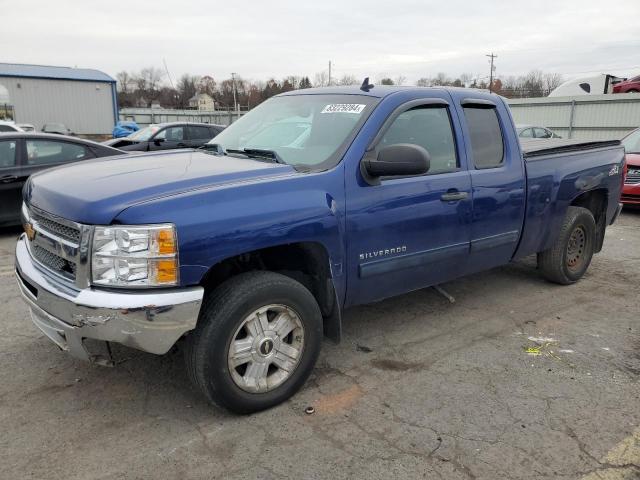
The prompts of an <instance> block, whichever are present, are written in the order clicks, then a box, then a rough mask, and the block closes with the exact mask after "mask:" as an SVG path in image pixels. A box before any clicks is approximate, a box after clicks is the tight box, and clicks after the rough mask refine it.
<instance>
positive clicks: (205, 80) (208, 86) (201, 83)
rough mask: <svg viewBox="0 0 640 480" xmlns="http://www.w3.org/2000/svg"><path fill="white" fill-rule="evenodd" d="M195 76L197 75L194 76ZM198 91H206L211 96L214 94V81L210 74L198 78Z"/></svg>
mask: <svg viewBox="0 0 640 480" xmlns="http://www.w3.org/2000/svg"><path fill="white" fill-rule="evenodd" d="M194 78H197V77H194ZM198 91H199V92H200V93H206V94H207V95H209V96H210V97H211V98H213V97H215V95H216V81H215V80H214V79H213V77H212V76H210V75H205V76H204V77H201V78H200V79H199V80H198Z"/></svg>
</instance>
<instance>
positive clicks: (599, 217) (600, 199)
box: [570, 188, 608, 252]
mask: <svg viewBox="0 0 640 480" xmlns="http://www.w3.org/2000/svg"><path fill="white" fill-rule="evenodd" d="M570 206H573V207H582V208H586V209H587V210H589V211H590V212H591V214H592V215H593V218H594V220H595V221H596V242H595V249H594V252H599V251H600V250H602V244H603V243H604V234H605V230H606V226H607V206H608V196H607V190H606V189H604V188H598V189H594V190H589V191H587V192H583V193H581V194H580V195H578V196H577V197H575V198H574V199H573V200H572V201H571V204H570Z"/></svg>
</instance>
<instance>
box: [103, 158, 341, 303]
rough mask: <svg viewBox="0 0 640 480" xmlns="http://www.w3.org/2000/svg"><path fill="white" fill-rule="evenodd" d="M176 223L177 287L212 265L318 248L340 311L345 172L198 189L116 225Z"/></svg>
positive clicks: (131, 213)
mask: <svg viewBox="0 0 640 480" xmlns="http://www.w3.org/2000/svg"><path fill="white" fill-rule="evenodd" d="M163 222H171V223H174V224H175V225H176V227H177V230H178V247H179V255H180V283H181V285H182V286H190V285H196V284H198V283H200V281H201V280H202V278H203V276H204V275H205V274H206V272H207V271H208V270H209V269H210V268H211V267H212V266H214V265H216V264H217V263H219V262H221V261H223V260H225V259H227V258H231V257H234V256H237V255H240V254H242V253H247V252H251V251H254V250H259V249H263V248H268V247H274V246H280V245H285V244H288V243H297V242H315V243H319V244H320V245H322V246H323V247H324V248H325V249H326V251H327V253H328V255H329V261H330V269H331V272H332V278H333V281H334V287H335V289H336V293H337V294H338V300H339V305H341V304H342V302H343V300H344V292H345V282H344V275H343V265H344V262H345V248H344V245H345V242H344V229H345V219H344V182H343V168H342V166H341V165H339V166H337V167H336V168H334V169H332V170H330V171H326V172H318V173H306V174H305V173H299V174H296V175H292V176H286V177H280V178H270V179H261V180H252V181H248V182H237V183H231V184H226V185H218V186H215V187H209V188H202V189H197V190H193V191H189V192H184V193H181V194H178V195H171V196H167V197H162V198H158V199H154V200H150V201H146V202H142V203H139V204H136V205H133V206H131V207H129V208H127V209H125V210H124V211H122V212H120V214H118V216H117V217H116V220H115V223H121V224H140V223H163Z"/></svg>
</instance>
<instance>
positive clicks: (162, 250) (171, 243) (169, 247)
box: [158, 229, 176, 255]
mask: <svg viewBox="0 0 640 480" xmlns="http://www.w3.org/2000/svg"><path fill="white" fill-rule="evenodd" d="M158 253H159V254H161V255H173V254H174V253H176V239H175V236H174V233H173V230H170V229H167V230H160V231H159V232H158Z"/></svg>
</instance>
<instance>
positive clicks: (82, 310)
mask: <svg viewBox="0 0 640 480" xmlns="http://www.w3.org/2000/svg"><path fill="white" fill-rule="evenodd" d="M16 277H17V280H18V285H19V287H20V291H21V293H22V297H23V298H24V300H25V301H26V302H27V304H28V306H29V308H30V310H31V319H32V320H33V323H34V324H35V325H36V327H38V328H39V329H40V330H41V331H42V332H43V333H44V334H45V335H46V336H47V337H49V339H50V340H51V341H53V342H54V343H55V344H56V345H58V347H60V348H61V349H62V350H65V351H67V352H69V353H70V354H71V355H73V356H74V357H77V358H80V359H82V360H88V361H94V360H97V356H95V355H92V354H91V352H89V350H88V349H87V346H86V345H85V339H94V340H104V341H107V342H115V343H121V344H123V345H127V346H129V347H133V348H136V349H138V350H143V351H145V352H150V353H155V354H163V353H166V352H167V351H168V350H169V349H170V348H171V346H172V345H173V344H174V343H175V342H176V341H177V340H178V339H179V338H180V337H181V336H182V335H184V334H185V333H186V332H188V331H189V330H193V329H194V328H195V326H196V322H197V319H198V313H199V311H200V305H201V303H202V296H203V293H204V290H203V289H202V287H192V288H183V289H171V290H155V291H142V292H136V291H126V292H124V291H115V290H100V289H93V288H86V289H80V290H78V289H76V288H75V287H74V286H72V285H69V283H67V282H65V281H64V280H62V279H59V278H57V277H56V276H55V275H53V274H51V273H49V272H47V271H46V270H45V269H43V268H41V267H40V266H39V265H38V264H36V263H35V261H34V260H33V258H32V257H31V254H30V253H29V249H28V247H27V241H26V238H25V235H24V234H23V235H22V236H21V237H20V239H19V240H18V244H17V246H16Z"/></svg>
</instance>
